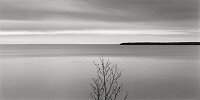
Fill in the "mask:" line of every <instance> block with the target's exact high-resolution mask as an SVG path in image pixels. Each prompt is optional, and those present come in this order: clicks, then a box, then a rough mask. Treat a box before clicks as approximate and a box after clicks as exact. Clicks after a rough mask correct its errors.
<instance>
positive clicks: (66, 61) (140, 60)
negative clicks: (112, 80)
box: [0, 44, 200, 100]
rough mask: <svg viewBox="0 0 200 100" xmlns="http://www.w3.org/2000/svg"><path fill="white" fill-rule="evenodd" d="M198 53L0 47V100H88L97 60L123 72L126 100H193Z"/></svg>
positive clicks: (187, 48)
mask: <svg viewBox="0 0 200 100" xmlns="http://www.w3.org/2000/svg"><path fill="white" fill-rule="evenodd" d="M199 47H200V46H192V45H176V46H172V45H163V46H162V45H129V46H125V45H115V44H108V45H89V44H88V45H78V44H74V45H73V44H24V45H23V44H21V45H20V44H12V45H0V86H1V87H0V100H88V99H89V95H88V94H89V91H90V84H89V83H90V82H91V78H92V77H95V71H96V69H95V67H94V66H93V63H92V62H93V61H96V62H98V61H99V56H104V58H105V59H109V60H110V61H111V63H112V64H118V65H119V66H120V68H121V69H125V71H124V73H123V77H122V78H121V81H123V82H124V89H125V90H127V91H129V96H128V98H129V99H128V100H198V95H199V89H200V87H199V78H200V76H199V71H200V70H199V64H200V63H199V61H200V59H199Z"/></svg>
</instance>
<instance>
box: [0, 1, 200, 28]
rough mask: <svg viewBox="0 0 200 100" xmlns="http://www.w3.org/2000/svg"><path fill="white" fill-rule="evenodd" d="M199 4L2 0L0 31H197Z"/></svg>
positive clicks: (180, 2) (0, 3) (175, 2)
mask: <svg viewBox="0 0 200 100" xmlns="http://www.w3.org/2000/svg"><path fill="white" fill-rule="evenodd" d="M198 15H199V0H56V1H55V0H54V1H52V0H0V26H1V27H0V30H21V31H42V30H53V31H54V30H68V29H69V30H70V29H85V30H90V29H127V30H130V29H145V28H146V29H147V30H148V29H149V28H150V29H155V30H156V29H157V30H160V29H164V30H165V29H169V30H186V31H187V30H197V29H198V21H199V16H198Z"/></svg>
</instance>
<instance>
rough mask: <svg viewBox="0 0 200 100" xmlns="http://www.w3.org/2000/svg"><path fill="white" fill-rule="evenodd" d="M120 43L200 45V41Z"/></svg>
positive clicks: (137, 43) (133, 43) (138, 43)
mask: <svg viewBox="0 0 200 100" xmlns="http://www.w3.org/2000/svg"><path fill="white" fill-rule="evenodd" d="M119 45H200V42H126V43H120V44H119Z"/></svg>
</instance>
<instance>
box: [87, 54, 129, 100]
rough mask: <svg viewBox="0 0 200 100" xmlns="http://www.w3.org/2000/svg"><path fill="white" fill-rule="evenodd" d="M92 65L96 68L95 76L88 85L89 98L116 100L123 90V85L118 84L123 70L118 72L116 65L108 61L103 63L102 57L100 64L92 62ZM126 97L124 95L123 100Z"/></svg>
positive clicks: (94, 99)
mask: <svg viewBox="0 0 200 100" xmlns="http://www.w3.org/2000/svg"><path fill="white" fill-rule="evenodd" d="M94 65H95V66H96V67H97V76H96V77H95V78H92V81H93V82H92V83H90V85H91V88H92V92H91V93H90V96H91V97H92V98H93V100H116V99H117V97H118V96H119V94H120V92H121V91H122V90H123V88H122V87H123V83H119V82H118V81H119V78H120V77H121V76H122V72H123V70H120V69H119V68H118V65H117V64H111V62H110V61H109V59H108V60H106V61H105V60H104V58H103V57H100V63H96V62H95V61H94ZM127 96H128V94H127V93H126V94H125V97H124V100H126V99H127Z"/></svg>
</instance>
